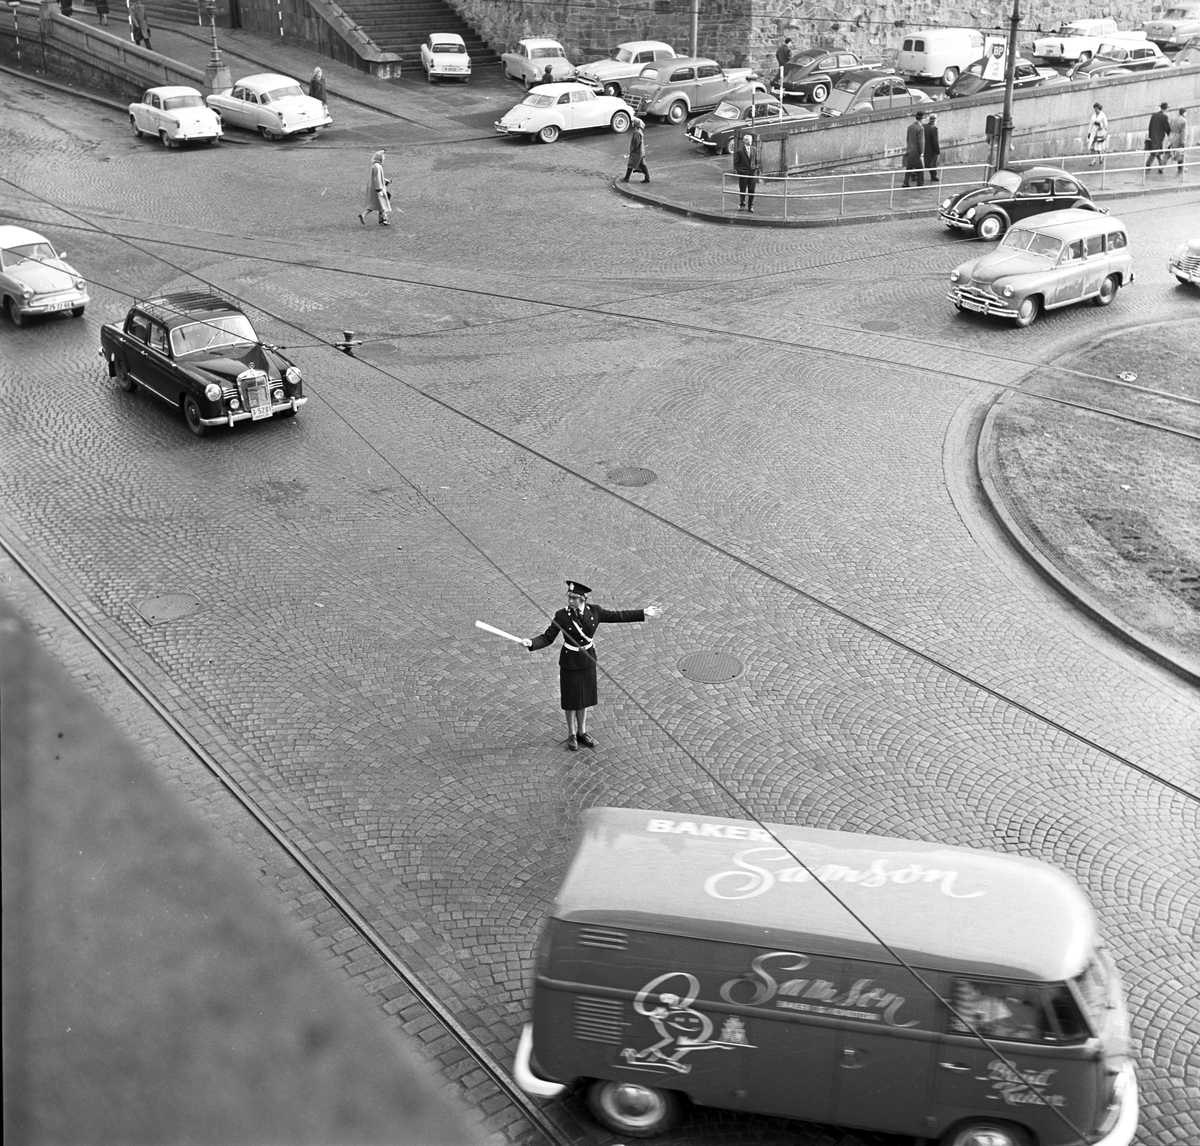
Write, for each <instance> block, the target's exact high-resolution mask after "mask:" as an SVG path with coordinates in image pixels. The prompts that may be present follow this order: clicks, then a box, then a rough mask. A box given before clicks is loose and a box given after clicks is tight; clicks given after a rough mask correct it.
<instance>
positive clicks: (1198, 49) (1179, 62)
mask: <svg viewBox="0 0 1200 1146" xmlns="http://www.w3.org/2000/svg"><path fill="white" fill-rule="evenodd" d="M1190 64H1200V36H1193V37H1192V38H1191V39H1190V40H1188V41H1187V42H1186V43H1185V44H1184V45H1183V47H1182V48H1180V49H1179V51H1178V52H1176V53H1175V66H1176V67H1177V68H1186V67H1188V66H1189V65H1190Z"/></svg>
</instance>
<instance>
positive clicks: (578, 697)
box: [558, 661, 596, 712]
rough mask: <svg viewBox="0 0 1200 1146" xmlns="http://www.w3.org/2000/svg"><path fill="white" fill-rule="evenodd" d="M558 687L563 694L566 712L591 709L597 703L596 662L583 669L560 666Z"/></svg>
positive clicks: (563, 705)
mask: <svg viewBox="0 0 1200 1146" xmlns="http://www.w3.org/2000/svg"><path fill="white" fill-rule="evenodd" d="M558 687H559V691H560V692H561V693H562V707H563V711H564V712H574V711H576V710H577V709H580V708H591V707H592V706H593V705H595V703H596V662H595V661H592V662H591V663H590V664H589V665H588V666H587V668H583V669H568V668H563V667H562V665H559V667H558Z"/></svg>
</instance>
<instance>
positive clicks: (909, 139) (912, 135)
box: [904, 111, 925, 187]
mask: <svg viewBox="0 0 1200 1146" xmlns="http://www.w3.org/2000/svg"><path fill="white" fill-rule="evenodd" d="M924 154H925V113H924V112H923V111H919V112H917V113H916V114H915V115H914V116H913V121H912V123H910V124H909V125H908V130H907V131H906V132H905V133H904V186H905V187H908V186H910V185H911V183H913V182H915V183H916V185H917V186H918V187H924V186H925V171H924V169H923V168H922V167H921V156H922V155H924Z"/></svg>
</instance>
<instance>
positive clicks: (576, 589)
mask: <svg viewBox="0 0 1200 1146" xmlns="http://www.w3.org/2000/svg"><path fill="white" fill-rule="evenodd" d="M567 592H568V593H578V594H580V596H583V597H586V596H587V595H588V594H589V593H590V592H591V589H590V588H589V587H588V586H587V585H584V584H582V583H581V582H579V581H568V582H567Z"/></svg>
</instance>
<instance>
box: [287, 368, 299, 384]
mask: <svg viewBox="0 0 1200 1146" xmlns="http://www.w3.org/2000/svg"><path fill="white" fill-rule="evenodd" d="M283 376H284V377H285V378H286V379H287V380H288V381H289V382H290V383H291V384H292V385H293V386H295V385H296V383H297V382H299V381H300V371H299V369H298V368H297V367H295V366H289V367H288V368H287V370H285V371H284V373H283Z"/></svg>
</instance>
